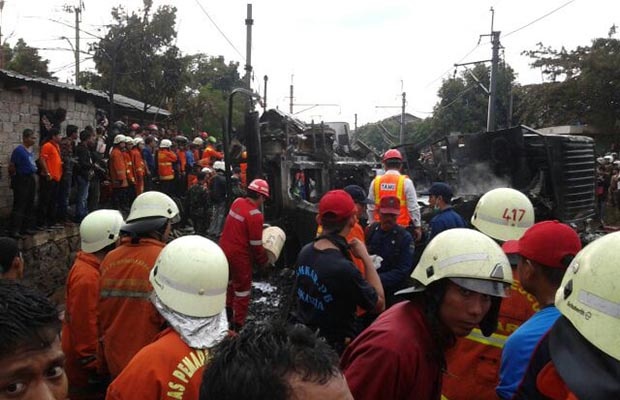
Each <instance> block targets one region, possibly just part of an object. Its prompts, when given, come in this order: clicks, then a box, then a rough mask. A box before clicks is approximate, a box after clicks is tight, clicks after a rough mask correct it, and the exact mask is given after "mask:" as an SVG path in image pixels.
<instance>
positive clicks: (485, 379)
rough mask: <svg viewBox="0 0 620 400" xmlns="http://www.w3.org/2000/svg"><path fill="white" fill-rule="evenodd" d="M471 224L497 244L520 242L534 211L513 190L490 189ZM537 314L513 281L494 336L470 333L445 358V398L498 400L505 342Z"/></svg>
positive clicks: (533, 302) (531, 299)
mask: <svg viewBox="0 0 620 400" xmlns="http://www.w3.org/2000/svg"><path fill="white" fill-rule="evenodd" d="M471 223H472V225H473V226H474V227H475V228H476V229H478V230H479V231H480V232H482V233H484V234H485V235H487V236H489V237H490V238H491V239H494V240H495V241H496V242H498V243H503V242H505V241H507V240H518V239H519V238H520V237H521V236H522V235H523V234H524V233H525V231H526V230H527V229H528V228H529V227H531V226H532V225H533V224H534V207H533V206H532V203H531V202H530V200H529V199H528V198H527V197H526V196H525V195H524V194H523V193H521V192H519V191H517V190H514V189H508V188H499V189H493V190H491V191H489V192H487V193H485V194H484V195H483V196H482V197H481V198H480V200H478V203H477V204H476V208H475V211H474V214H473V216H472V218H471ZM508 259H509V260H510V261H511V266H512V267H513V268H515V267H516V264H517V262H516V261H517V260H516V258H515V257H513V256H508ZM513 275H516V274H513ZM538 310H540V304H538V301H536V299H535V298H534V296H532V295H528V294H527V293H526V292H525V290H524V289H523V287H522V286H521V284H520V282H519V280H518V279H514V281H513V285H512V289H511V291H510V297H508V298H506V299H504V301H503V302H502V306H501V309H500V313H499V325H498V329H497V332H495V333H494V334H493V335H491V336H490V337H485V336H484V335H483V334H482V332H481V331H480V330H479V329H474V330H473V331H472V332H471V334H470V335H468V336H467V337H465V338H463V339H461V340H459V341H458V343H457V345H456V346H455V347H454V348H452V349H451V350H450V351H448V352H447V353H446V361H447V370H448V373H447V374H446V375H445V379H444V381H443V389H442V394H443V395H444V397H445V398H446V399H447V400H459V399H460V400H469V399H471V398H472V396H473V397H475V398H476V399H480V400H487V399H488V400H490V399H496V398H497V395H496V394H495V387H496V386H497V382H498V372H499V365H500V360H501V353H502V348H503V346H504V342H505V341H506V338H507V337H508V336H509V335H510V334H511V333H512V332H514V331H515V330H516V329H517V328H518V327H519V326H520V325H521V324H522V323H523V322H525V321H527V319H528V318H530V317H531V316H532V315H534V313H535V312H536V311H538Z"/></svg>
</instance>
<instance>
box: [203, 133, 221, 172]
mask: <svg viewBox="0 0 620 400" xmlns="http://www.w3.org/2000/svg"><path fill="white" fill-rule="evenodd" d="M207 142H208V144H207V147H205V150H204V152H203V153H202V160H200V166H202V167H212V166H213V163H214V162H216V161H219V160H222V159H223V158H224V154H223V153H222V152H219V151H217V150H216V149H215V144H216V143H217V139H216V138H215V137H214V136H209V137H208V139H207Z"/></svg>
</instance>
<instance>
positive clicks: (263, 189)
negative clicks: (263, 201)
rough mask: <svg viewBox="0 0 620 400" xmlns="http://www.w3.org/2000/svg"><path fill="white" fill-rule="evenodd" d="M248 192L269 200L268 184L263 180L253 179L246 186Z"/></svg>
mask: <svg viewBox="0 0 620 400" xmlns="http://www.w3.org/2000/svg"><path fill="white" fill-rule="evenodd" d="M248 190H251V191H253V192H256V193H258V194H260V195H262V196H265V197H267V198H269V184H268V183H267V181H266V180H264V179H254V180H253V181H252V182H250V184H249V185H248Z"/></svg>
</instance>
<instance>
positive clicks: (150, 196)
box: [127, 191, 179, 224]
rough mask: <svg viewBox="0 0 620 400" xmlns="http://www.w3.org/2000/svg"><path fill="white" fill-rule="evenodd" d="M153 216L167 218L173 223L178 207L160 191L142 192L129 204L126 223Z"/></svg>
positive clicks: (177, 214) (177, 215)
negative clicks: (129, 208)
mask: <svg viewBox="0 0 620 400" xmlns="http://www.w3.org/2000/svg"><path fill="white" fill-rule="evenodd" d="M153 217H163V218H168V219H171V220H172V222H173V223H175V222H177V221H176V220H177V219H178V217H179V207H177V205H176V203H175V202H174V200H172V199H171V198H170V197H169V196H168V195H166V194H164V193H162V192H157V191H149V192H144V193H142V194H141V195H140V196H138V197H136V199H135V200H134V201H133V203H132V204H131V210H130V211H129V216H128V217H127V223H128V224H129V223H131V222H134V221H136V220H140V219H143V218H153Z"/></svg>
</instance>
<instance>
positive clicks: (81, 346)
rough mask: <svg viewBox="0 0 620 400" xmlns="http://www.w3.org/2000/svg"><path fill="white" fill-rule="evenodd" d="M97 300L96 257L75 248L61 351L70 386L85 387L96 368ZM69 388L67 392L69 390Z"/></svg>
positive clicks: (69, 278)
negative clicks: (63, 354) (75, 253)
mask: <svg viewBox="0 0 620 400" xmlns="http://www.w3.org/2000/svg"><path fill="white" fill-rule="evenodd" d="M98 302H99V259H98V258H97V257H95V256H94V255H92V254H89V253H85V252H83V251H79V252H78V253H77V256H76V258H75V262H74V264H73V267H71V271H70V272H69V277H68V278H67V287H66V299H65V319H64V321H63V324H62V351H63V352H64V353H65V356H66V357H67V361H66V366H65V369H66V371H67V377H68V378H69V386H70V388H71V389H73V388H76V389H77V391H78V392H79V388H85V387H88V377H89V375H92V374H94V373H96V372H97V366H98V365H97V343H98V340H99V333H98V331H97V303H98ZM71 389H70V393H71V392H73V390H71Z"/></svg>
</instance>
